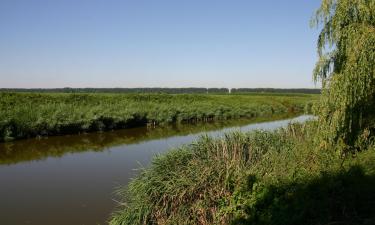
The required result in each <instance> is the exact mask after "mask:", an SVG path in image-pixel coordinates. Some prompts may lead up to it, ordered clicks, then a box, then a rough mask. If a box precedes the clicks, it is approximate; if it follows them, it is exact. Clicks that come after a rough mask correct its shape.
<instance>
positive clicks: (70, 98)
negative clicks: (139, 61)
mask: <svg viewBox="0 0 375 225" xmlns="http://www.w3.org/2000/svg"><path fill="white" fill-rule="evenodd" d="M317 98H318V95H307V94H298V95H290V94H288V95H283V94H280V95H275V94H270V95H267V94H259V95H256V94H251V95H210V94H181V95H172V94H68V93H0V142H1V141H10V140H15V139H23V138H31V137H37V136H54V135H64V134H77V133H84V132H93V131H105V130H114V129H123V128H130V127H139V126H145V125H151V126H156V125H162V124H176V123H195V122H199V121H203V122H205V121H216V120H227V119H238V118H256V117H265V116H272V115H280V114H285V113H298V112H303V111H304V109H305V107H306V105H307V106H309V105H311V104H309V102H311V101H315V100H316V99H317ZM307 108H308V107H307Z"/></svg>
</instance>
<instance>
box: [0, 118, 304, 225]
mask: <svg viewBox="0 0 375 225" xmlns="http://www.w3.org/2000/svg"><path fill="white" fill-rule="evenodd" d="M289 116H290V115H289ZM285 117H286V116H284V118H285ZM308 118H310V117H309V116H300V117H297V118H295V119H294V120H295V121H305V120H306V119H308ZM272 119H273V120H275V119H278V121H273V122H263V123H262V121H265V120H266V119H258V120H253V121H249V120H237V121H225V122H220V123H206V124H195V125H183V126H171V127H157V128H152V129H150V128H145V127H142V128H134V129H128V130H120V131H113V132H105V133H92V134H84V135H73V136H63V137H50V138H45V139H40V140H37V139H30V140H21V141H15V142H11V143H2V144H0V180H1V184H0V199H1V201H0V224H7V225H22V224H38V225H44V224H46V225H47V224H54V225H58V224H61V225H65V224H67V225H68V224H69V225H73V224H104V223H105V220H106V218H108V216H109V215H110V212H111V210H112V209H113V207H114V205H115V203H114V201H113V200H112V198H113V196H112V192H113V190H114V188H115V187H117V186H119V185H126V184H127V183H128V182H129V180H130V179H131V177H134V176H135V175H136V173H137V171H136V170H135V169H136V168H139V167H140V165H147V164H148V163H149V162H150V159H151V158H152V156H153V155H154V154H156V153H160V152H163V151H166V150H168V149H169V148H171V147H177V146H179V145H182V144H187V143H190V142H192V141H193V140H194V139H196V138H197V137H199V136H200V135H202V134H204V133H208V134H210V135H220V134H222V133H223V132H227V131H230V130H238V129H240V130H242V131H248V130H253V129H275V128H278V127H282V126H285V125H287V124H288V123H289V122H290V121H291V120H290V119H284V120H281V119H283V118H282V117H279V118H272ZM268 120H270V118H268Z"/></svg>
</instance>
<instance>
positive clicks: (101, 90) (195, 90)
mask: <svg viewBox="0 0 375 225" xmlns="http://www.w3.org/2000/svg"><path fill="white" fill-rule="evenodd" d="M0 92H38V93H166V94H207V93H208V94H211V93H221V94H228V93H305V94H320V89H308V88H298V89H282V88H232V89H228V88H69V87H66V88H30V89H29V88H1V89H0Z"/></svg>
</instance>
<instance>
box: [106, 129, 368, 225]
mask: <svg viewBox="0 0 375 225" xmlns="http://www.w3.org/2000/svg"><path fill="white" fill-rule="evenodd" d="M315 132H316V124H315V122H308V123H307V124H293V125H290V126H289V127H288V128H285V129H280V130H278V131H274V132H266V131H256V132H251V133H230V134H227V135H225V136H224V137H222V138H217V139H213V138H210V137H202V138H201V139H199V140H198V141H197V142H195V143H193V144H191V145H189V146H185V147H182V148H179V149H175V150H172V151H170V152H168V153H167V154H165V155H161V156H158V157H156V158H155V159H154V160H153V163H152V165H151V166H150V167H149V168H147V169H144V170H143V171H142V172H141V174H140V175H139V176H138V177H137V178H136V179H134V180H133V181H132V182H131V183H130V185H129V186H128V188H123V189H120V190H119V195H120V196H122V198H123V199H122V200H123V205H122V206H121V208H120V209H119V210H118V211H117V212H116V213H115V214H114V215H113V217H112V219H111V221H110V224H111V225H118V224H122V225H124V224H269V225H272V224H333V223H338V224H371V222H372V224H373V223H374V222H375V217H374V215H375V209H374V207H373V202H374V200H375V186H374V184H375V165H374V164H373V162H374V161H375V148H374V147H373V145H370V146H368V149H369V150H368V151H365V152H362V153H357V154H356V155H355V157H353V158H352V157H349V158H346V159H342V158H341V157H340V156H339V155H337V154H335V152H334V151H327V152H323V151H320V150H319V148H314V147H313V146H314V141H313V139H314V138H313V137H314V135H315Z"/></svg>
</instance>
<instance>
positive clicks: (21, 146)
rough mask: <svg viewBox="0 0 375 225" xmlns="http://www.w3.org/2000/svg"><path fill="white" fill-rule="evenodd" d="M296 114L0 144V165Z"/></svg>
mask: <svg viewBox="0 0 375 225" xmlns="http://www.w3.org/2000/svg"><path fill="white" fill-rule="evenodd" d="M293 116H296V115H293V114H287V115H281V116H274V117H267V118H256V119H252V120H249V119H246V120H245V119H242V120H229V121H221V122H209V123H196V124H183V125H174V126H164V127H155V128H147V127H140V128H130V129H125V130H117V131H108V132H101V133H88V134H81V135H70V136H55V137H48V138H41V139H35V138H34V139H28V140H19V141H14V142H8V143H0V164H5V165H9V164H14V163H19V162H23V161H32V160H43V159H45V158H48V157H62V156H63V155H65V154H68V153H79V152H86V151H96V152H99V151H104V150H106V149H108V148H111V147H115V146H120V145H125V144H138V143H141V142H144V141H149V140H157V139H162V138H169V137H173V136H185V135H190V134H196V133H200V132H202V131H204V132H210V131H215V130H221V129H224V128H228V127H240V126H243V125H247V124H250V123H261V122H266V121H274V120H281V119H286V118H290V117H293Z"/></svg>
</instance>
